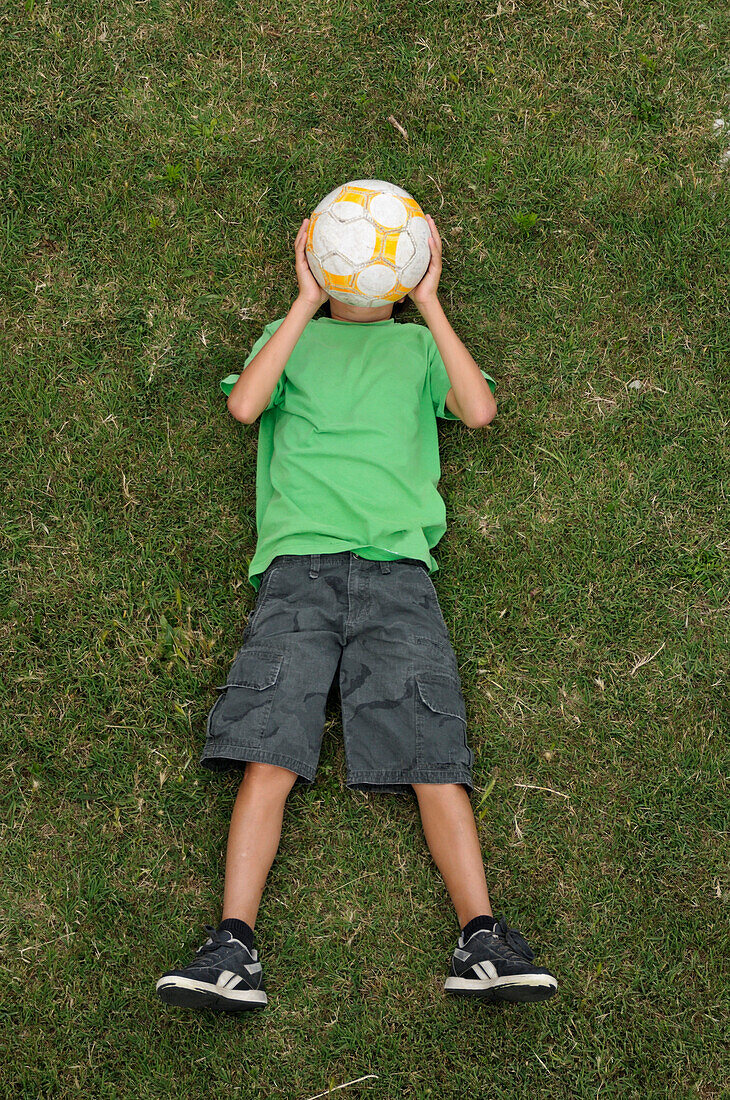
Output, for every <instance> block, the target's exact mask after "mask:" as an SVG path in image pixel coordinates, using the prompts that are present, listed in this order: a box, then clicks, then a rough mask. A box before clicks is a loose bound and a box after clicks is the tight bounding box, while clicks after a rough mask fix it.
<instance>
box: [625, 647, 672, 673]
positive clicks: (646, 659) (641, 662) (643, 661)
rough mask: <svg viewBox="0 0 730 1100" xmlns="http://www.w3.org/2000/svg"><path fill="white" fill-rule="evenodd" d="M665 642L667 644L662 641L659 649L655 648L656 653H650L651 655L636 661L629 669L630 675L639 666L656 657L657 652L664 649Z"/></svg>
mask: <svg viewBox="0 0 730 1100" xmlns="http://www.w3.org/2000/svg"><path fill="white" fill-rule="evenodd" d="M666 644H667V643H666V642H662V644H661V645H660V646H659V649H657V651H656V653H652V655H651V657H644V658H643V659H642V660H641V661H637V663H636V664H635V665H634V667H633V668H632V669H631V675H632V676H633V675H634V673H635V672H636V670H637V669H638V668H641V666H642V665H648V664H649V661H653V660H654V658H655V657H656V655H657V653H661V651H662V650H663V649H664V646H665V645H666Z"/></svg>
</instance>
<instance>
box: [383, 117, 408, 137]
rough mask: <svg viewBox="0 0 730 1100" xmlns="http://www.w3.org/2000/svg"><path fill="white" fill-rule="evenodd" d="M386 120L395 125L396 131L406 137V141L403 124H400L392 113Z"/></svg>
mask: <svg viewBox="0 0 730 1100" xmlns="http://www.w3.org/2000/svg"><path fill="white" fill-rule="evenodd" d="M388 122H389V123H390V124H391V126H395V128H396V130H397V131H398V133H399V134H401V135H402V137H404V138H405V139H406V141H408V131H407V130H406V129H405V128H404V127H403V126H401V124H400V122H398V119H397V118H395V117H394V116H393V115H388Z"/></svg>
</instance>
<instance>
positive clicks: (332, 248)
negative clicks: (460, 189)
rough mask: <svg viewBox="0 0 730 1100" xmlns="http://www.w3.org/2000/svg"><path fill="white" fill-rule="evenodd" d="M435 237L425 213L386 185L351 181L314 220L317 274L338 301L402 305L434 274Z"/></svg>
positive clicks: (312, 254) (309, 250)
mask: <svg viewBox="0 0 730 1100" xmlns="http://www.w3.org/2000/svg"><path fill="white" fill-rule="evenodd" d="M430 235H431V230H430V228H429V224H428V222H427V221H426V219H425V217H424V215H423V211H422V210H421V207H420V206H419V205H418V203H417V202H416V200H415V199H414V198H413V196H412V195H409V193H408V192H407V191H404V190H403V188H402V187H396V185H395V184H393V183H386V182H385V181H384V180H351V181H350V183H344V184H342V186H341V187H336V188H335V189H334V191H330V193H329V195H325V197H324V198H323V199H322V201H321V202H320V203H319V205H318V206H316V207H315V209H314V211H313V212H312V215H311V218H310V220H309V231H308V233H307V243H306V254H307V262H308V263H309V266H310V268H311V269H312V274H313V275H314V277H315V279H316V280H317V282H318V283H319V285H320V286H321V287H322V288H323V289H324V290H326V291H327V293H328V294H329V295H331V297H333V298H337V300H338V301H340V302H346V303H347V304H348V305H352V306H380V305H383V304H384V303H385V302H396V301H397V300H398V299H399V298H402V297H403V296H404V295H405V294H407V293H408V291H409V290H412V289H413V287H414V286H417V285H418V284H419V283H420V281H421V279H422V278H423V276H424V275H425V274H426V269H427V268H428V265H429V262H430V259H431V252H430V249H429V247H428V238H429V236H430Z"/></svg>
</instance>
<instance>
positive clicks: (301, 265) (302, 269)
mask: <svg viewBox="0 0 730 1100" xmlns="http://www.w3.org/2000/svg"><path fill="white" fill-rule="evenodd" d="M308 229H309V218H305V219H304V221H303V222H302V224H301V226H300V227H299V232H298V233H297V239H296V241H295V242H294V255H295V258H296V268H297V282H298V283H299V298H300V300H301V301H302V302H304V303H305V304H306V305H307V306H308V307H309V308H310V309H313V310H314V311H315V312H316V311H317V310H318V309H319V307H320V306H321V305H324V303H325V302H326V301H327V299H328V298H329V294H328V293H327V291H326V290H323V289H322V287H321V286H320V285H319V283H318V282H317V280H316V279H315V277H314V275H313V274H312V271H311V268H310V266H309V264H308V263H307V254H306V252H305V246H306V243H307V231H308Z"/></svg>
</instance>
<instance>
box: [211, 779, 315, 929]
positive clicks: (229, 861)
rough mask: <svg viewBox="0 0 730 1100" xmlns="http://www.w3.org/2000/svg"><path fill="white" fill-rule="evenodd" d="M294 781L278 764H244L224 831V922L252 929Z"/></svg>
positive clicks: (279, 837) (276, 847) (277, 844)
mask: <svg viewBox="0 0 730 1100" xmlns="http://www.w3.org/2000/svg"><path fill="white" fill-rule="evenodd" d="M296 778H297V773H296V772H293V771H290V770H289V769H288V768H282V767H279V766H278V765H277V764H260V763H256V762H254V761H249V762H248V763H247V764H246V770H245V772H244V775H243V779H242V781H241V786H240V787H239V789H238V794H237V796H236V801H235V804H234V807H233V812H232V814H231V825H230V829H229V832H228V848H227V852H226V880H225V888H224V892H223V920H227V919H229V918H230V917H235V918H237V919H238V920H243V921H246V923H247V924H248V925H249V926H250V927H251V928H253V926H254V922H255V920H256V914H257V912H258V908H259V903H260V901H261V895H262V894H263V891H264V886H265V885H266V878H267V876H268V874H269V871H270V869H271V865H272V863H273V862H274V856H275V855H276V852H277V850H278V847H279V840H280V839H281V825H282V821H283V817H284V805H285V803H286V800H287V797H288V795H289V792H290V791H291V789H292V787H293V786H294V783H295V782H296Z"/></svg>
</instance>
